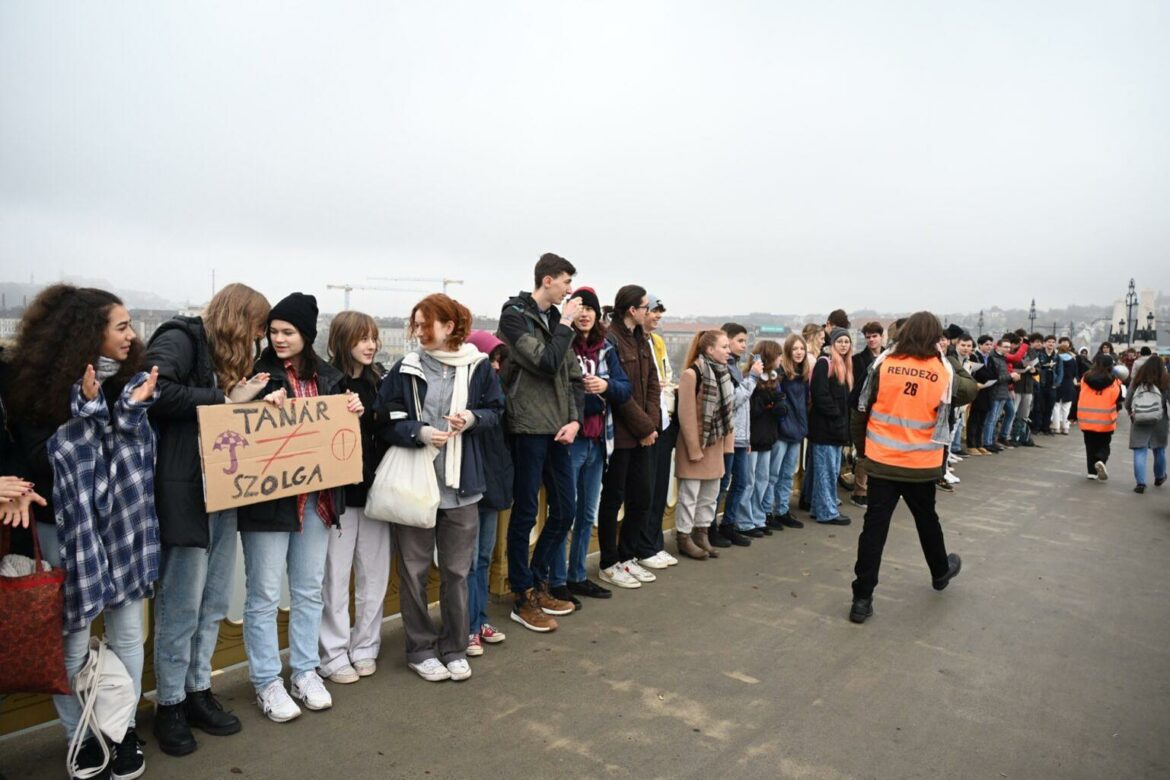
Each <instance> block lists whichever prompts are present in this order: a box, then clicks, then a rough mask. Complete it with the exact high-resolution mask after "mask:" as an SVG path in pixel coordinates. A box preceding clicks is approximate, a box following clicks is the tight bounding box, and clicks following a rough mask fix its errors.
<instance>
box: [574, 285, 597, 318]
mask: <svg viewBox="0 0 1170 780" xmlns="http://www.w3.org/2000/svg"><path fill="white" fill-rule="evenodd" d="M569 297H571V298H580V299H581V305H582V306H588V307H589V308H590V309H593V311H594V312H596V313H597V316H598V317H600V316H601V301H600V300H599V299H598V297H597V292H596V291H595V290H594V289H593V288H592V287H578V288H577V289H576V290H574V291H573V294H572V295H571V296H569Z"/></svg>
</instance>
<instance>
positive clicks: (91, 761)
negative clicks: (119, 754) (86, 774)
mask: <svg viewBox="0 0 1170 780" xmlns="http://www.w3.org/2000/svg"><path fill="white" fill-rule="evenodd" d="M110 752H111V754H112V753H113V751H112V750H111V751H110ZM110 760H111V762H112V761H113V755H111V756H110ZM99 767H100V769H101V771H100V772H98V773H97V774H96V775H94V776H93V778H92V780H108V778H109V776H110V766H109V764H108V763H107V762H106V757H105V756H103V755H102V746H101V745H100V744H98V738H97V737H90V738H89V739H87V740H85V741H84V742H82V743H81V750H79V751H78V752H77V769H78V771H80V770H83V769H98V768H99ZM76 777H77V776H76V775H74V778H76Z"/></svg>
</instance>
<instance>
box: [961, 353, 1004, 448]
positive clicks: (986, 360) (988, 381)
mask: <svg viewBox="0 0 1170 780" xmlns="http://www.w3.org/2000/svg"><path fill="white" fill-rule="evenodd" d="M976 343H977V346H978V348H977V349H976V350H975V351H974V352H972V353H971V358H972V362H973V363H974V364H975V370H974V371H972V372H971V375H972V376H973V377H975V381H976V382H978V383H979V394H978V395H977V396H976V397H975V401H974V402H973V403H972V404H971V409H970V416H969V417H968V420H967V449H968V450H970V451H971V453H972V454H975V455H991V454H993V453H994V452H998V450H989V449H987V448H986V447H984V446H983V427H984V422H985V421H986V420H987V418H988V415H989V413H990V410H991V400H992V396H993V393H992V388H994V387H995V385H996V383H997V382H998V381H999V380H998V377H997V376H996V373H995V365H994V364H993V363H992V362H991V354H992V352H993V351H994V350H995V339H993V338H992V337H991V336H988V335H987V334H986V333H985V334H983V335H981V336H980V337H979V339H978V341H977V342H976Z"/></svg>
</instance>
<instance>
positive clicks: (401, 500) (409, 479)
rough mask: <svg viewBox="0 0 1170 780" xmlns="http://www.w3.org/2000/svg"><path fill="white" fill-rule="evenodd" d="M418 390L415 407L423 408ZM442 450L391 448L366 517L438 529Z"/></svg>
mask: <svg viewBox="0 0 1170 780" xmlns="http://www.w3.org/2000/svg"><path fill="white" fill-rule="evenodd" d="M411 386H412V387H413V389H414V408H415V409H422V404H420V403H419V399H418V385H416V384H414V382H413V381H412V382H411ZM438 454H439V451H438V449H436V448H435V447H432V446H431V445H429V444H424V445H423V446H421V447H415V448H409V447H391V448H390V450H389V451H388V452H387V453H386V455H385V456H384V457H383V458H382V462H381V463H379V464H378V469H377V470H376V471H375V472H374V483H373V484H372V485H370V490H369V493H368V494H367V495H366V509H365V511H366V517H368V518H370V519H371V520H381V521H383V522H387V523H398V524H399V525H409V526H412V527H414V528H434V527H435V514H436V513H437V512H438V510H439V479H438V477H436V476H435V456H436V455H438Z"/></svg>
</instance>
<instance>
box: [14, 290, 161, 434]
mask: <svg viewBox="0 0 1170 780" xmlns="http://www.w3.org/2000/svg"><path fill="white" fill-rule="evenodd" d="M121 305H123V304H122V301H121V299H119V298H118V297H117V296H116V295H114V294H113V293H109V292H106V291H105V290H98V289H94V288H92V287H74V286H73V285H71V284H54V285H52V286H51V287H46V288H45V289H43V290H41V292H40V293H39V294H38V295H37V297H36V298H34V299H33V301H32V303H31V304H29V307H28V308H27V309H26V310H25V312H24V317H22V318H21V320H20V325H19V326H18V327H17V331H16V347H15V349H14V350H13V356H12V359H11V362H10V365H11V374H10V376H11V385H10V388H9V394H8V398H9V406H10V411H11V413H12V414H13V415H20V416H22V417H24V418H26V419H27V420H29V421H30V422H31V423H33V424H35V425H54V426H56V425H60V424H61V423H63V422H65V421H66V420H68V419H69V389H70V388H71V387H72V386H73V384H74V383H75V382H76V381H77V380H79V379H81V377H82V374H84V373H85V367H86V366H88V365H91V364H93V365H94V366H95V367H96V364H97V360H98V355H99V353H100V350H101V346H102V340H103V339H104V338H105V332H106V326H107V324H108V322H109V316H110V309H112V308H113V307H114V306H121ZM142 355H143V347H142V342H141V341H140V340H139V339H135V340H134V342H133V343H132V344H131V346H130V355H129V357H128V358H127V359H126V360H125V361H124V362H123V363H122V368H121V370H120V371H119V372H118V374H117V376H116V377H114V379H113V380H112V381H119V380H120V381H121V382H122V383H123V384H125V382H126V381H127V380H128V379H129V378H130V377H132V376H133V375H134V374H135V373H137V371H138V370H139V368H140V367H141V364H142Z"/></svg>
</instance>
